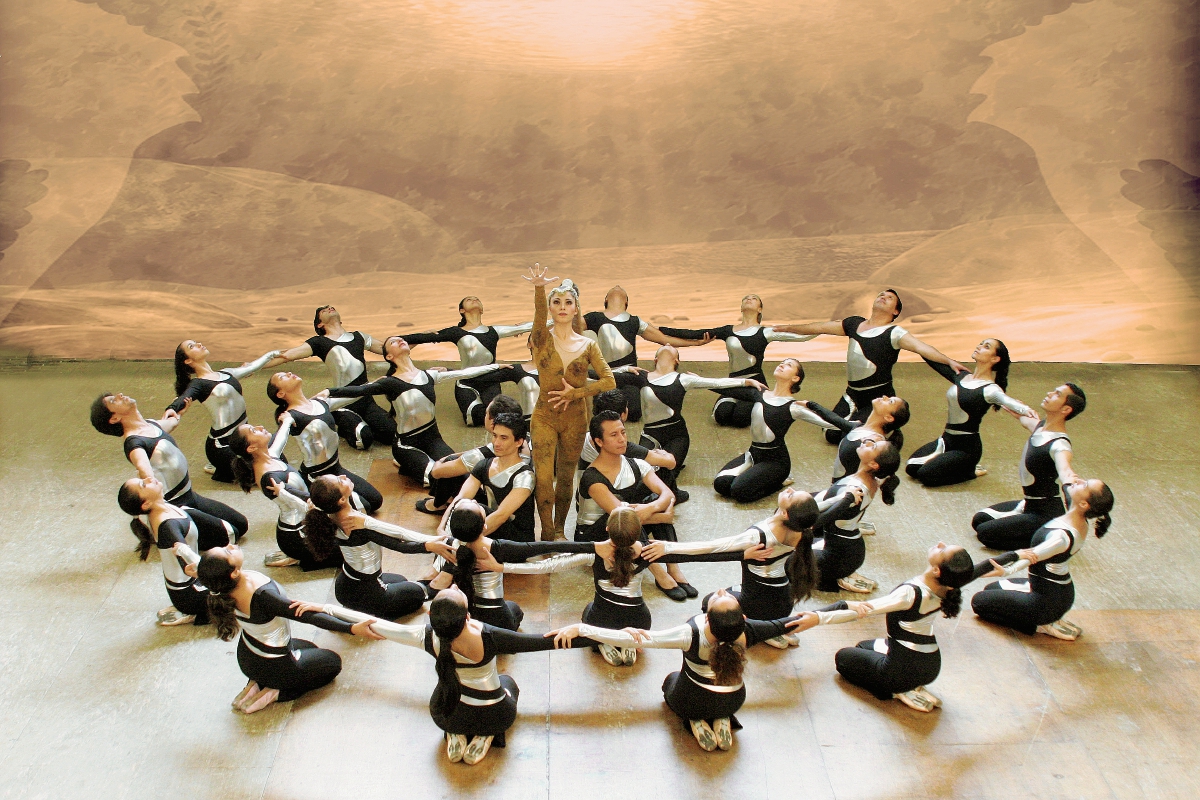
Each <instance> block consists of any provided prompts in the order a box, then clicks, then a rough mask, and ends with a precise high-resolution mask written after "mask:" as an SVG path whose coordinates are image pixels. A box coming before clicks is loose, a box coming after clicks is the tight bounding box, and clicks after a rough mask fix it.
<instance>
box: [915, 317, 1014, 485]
mask: <svg viewBox="0 0 1200 800" xmlns="http://www.w3.org/2000/svg"><path fill="white" fill-rule="evenodd" d="M971 357H972V358H973V359H974V360H975V371H974V372H955V371H954V370H953V369H951V368H950V367H948V366H946V365H945V364H938V363H936V362H933V361H929V362H928V363H929V366H931V367H933V371H934V372H936V373H938V374H939V375H941V376H942V377H943V378H945V379H946V380H948V381H950V384H951V386H950V388H949V389H947V390H946V404H947V405H948V406H949V407H950V410H949V416H948V418H947V420H946V430H945V431H944V432H943V433H942V435H941V436H940V437H939V438H938V439H936V440H934V441H932V442H930V443H929V444H926V445H922V446H921V447H920V448H918V449H917V451H916V452H915V453H913V454H912V457H911V458H910V459H908V464H907V465H906V466H905V471H906V472H908V474H909V477H912V478H916V479H917V480H918V481H920V482H921V483H923V484H925V485H926V486H950V485H953V484H956V483H964V482H966V481H969V480H974V479H975V478H978V477H980V476H983V475H986V474H987V470H986V469H983V468H982V467H980V466H979V459H981V458H982V457H983V440H982V439H980V438H979V425H980V423H982V422H983V418H984V416H986V415H987V412H988V408H991V409H992V410H993V411H999V410H1000V408H1001V407H1003V408H1006V409H1007V410H1009V411H1011V412H1012V413H1014V414H1017V415H1020V416H1023V417H1029V418H1031V419H1035V420H1036V419H1038V415H1037V412H1036V411H1034V410H1033V409H1031V408H1030V407H1029V406H1027V405H1025V404H1024V403H1022V402H1020V401H1018V400H1014V399H1012V398H1011V397H1009V396H1008V395H1007V394H1005V393H1004V390H1005V389H1007V388H1008V368H1009V366H1010V364H1011V361H1010V359H1009V357H1008V348H1007V347H1006V346H1005V345H1004V342H1002V341H1000V340H999V339H984V340H983V341H982V342H980V343H979V346H978V347H976V348H975V351H974V352H973V353H972V354H971Z"/></svg>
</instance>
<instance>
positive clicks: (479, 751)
mask: <svg viewBox="0 0 1200 800" xmlns="http://www.w3.org/2000/svg"><path fill="white" fill-rule="evenodd" d="M491 746H492V737H491V736H476V737H475V738H474V739H472V740H471V743H470V744H469V745H467V751H466V752H465V753H463V763H464V764H470V765H471V766H474V765H476V764H478V763H479V762H480V761H483V757H484V756H486V755H487V754H488V750H489V749H491Z"/></svg>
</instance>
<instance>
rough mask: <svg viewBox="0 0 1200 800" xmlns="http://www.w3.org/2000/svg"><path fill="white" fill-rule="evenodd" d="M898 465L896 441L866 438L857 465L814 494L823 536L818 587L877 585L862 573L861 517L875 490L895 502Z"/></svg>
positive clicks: (865, 590) (865, 588)
mask: <svg viewBox="0 0 1200 800" xmlns="http://www.w3.org/2000/svg"><path fill="white" fill-rule="evenodd" d="M899 469H900V451H899V450H897V449H896V446H895V445H894V444H892V443H891V442H889V441H886V440H884V441H881V442H872V441H863V442H862V443H861V444H860V445H859V446H858V471H857V472H855V473H854V474H853V475H847V476H846V477H844V478H840V479H838V480H836V481H834V483H833V485H832V486H830V487H829V488H828V489H825V490H824V491H822V492H818V493H817V494H816V495H814V498H815V499H816V501H817V506H818V507H819V508H820V509H821V521H820V525H819V530H820V535H822V536H823V537H824V539H823V541H822V544H821V545H820V546H819V547H818V549H817V551H816V554H817V572H818V574H819V575H820V578H819V580H818V581H817V588H818V589H819V590H820V591H822V592H836V591H837V590H838V587H841V588H842V589H845V590H846V591H848V592H859V593H861V594H868V593H870V592H872V591H874V590H875V588H876V587H877V586H878V584H877V583H876V582H875V581H873V580H871V579H870V578H864V577H863V576H862V575H859V574H858V568H859V567H861V566H862V565H863V562H864V561H866V559H867V547H866V545H865V544H864V543H863V539H862V530H861V527H860V526H861V520H862V516H863V514H865V513H866V511H867V507H868V506H870V505H871V500H872V499H874V497H875V494H876V493H878V494H879V495H880V497H881V499H882V500H883V502H884V504H886V505H889V506H890V505H892V504H893V503H895V502H896V487H897V486H899V485H900V479H899V478H898V477H896V471H897V470H899Z"/></svg>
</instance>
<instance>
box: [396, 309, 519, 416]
mask: <svg viewBox="0 0 1200 800" xmlns="http://www.w3.org/2000/svg"><path fill="white" fill-rule="evenodd" d="M458 313H459V318H458V324H457V325H455V326H453V327H450V328H442V329H441V330H440V331H434V332H431V333H410V334H408V335H406V336H405V337H404V339H405V340H406V341H407V342H408V344H409V345H410V346H411V347H416V346H417V345H420V344H429V343H431V342H453V343H454V345H455V346H456V347H458V358H459V362H460V363H459V367H460V368H461V369H468V368H470V367H482V366H485V365H487V364H495V363H496V347H497V346H498V345H499V343H500V340H501V339H506V338H508V337H510V336H518V335H520V334H522V333H529V331H530V329H531V328H532V327H533V323H532V322H523V323H521V324H520V325H484V324H483V302H482V301H480V299H479V298H478V297H473V296H472V297H464V298H463V299H462V300H459V301H458ZM509 380H513V377H512V376H511V375H509V372H508V369H507V368H506V369H504V370H501V371H499V372H492V373H487V374H484V375H479V376H476V377H474V378H460V379H459V381H458V383H456V384H454V401H455V402H456V403H458V410H459V411H461V412H462V415H463V422H464V423H466V425H467V427H478V426H480V425H482V424H483V414H484V410H485V409H486V408H487V405H488V403H490V402H492V398H494V397H495V396H496V395H498V394H500V384H501V383H503V382H505V381H509Z"/></svg>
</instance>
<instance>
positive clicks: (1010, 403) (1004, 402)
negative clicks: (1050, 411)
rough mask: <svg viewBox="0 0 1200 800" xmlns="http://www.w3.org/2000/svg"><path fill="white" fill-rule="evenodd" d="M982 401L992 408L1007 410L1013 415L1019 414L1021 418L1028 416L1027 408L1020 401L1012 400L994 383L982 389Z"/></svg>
mask: <svg viewBox="0 0 1200 800" xmlns="http://www.w3.org/2000/svg"><path fill="white" fill-rule="evenodd" d="M983 399H984V400H987V401H988V402H989V403H991V404H992V405H994V406H1001V407H1002V408H1007V409H1008V410H1009V411H1012V412H1013V413H1015V414H1020V415H1021V416H1027V415H1028V414H1029V406H1027V405H1025V404H1024V403H1022V402H1021V401H1020V400H1014V399H1012V398H1011V397H1009V396H1008V395H1006V394H1005V393H1004V390H1003V389H1001V388H1000V387H999V386H997V385H996V384H994V383H989V384H988V385H987V386H985V387H983Z"/></svg>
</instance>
